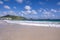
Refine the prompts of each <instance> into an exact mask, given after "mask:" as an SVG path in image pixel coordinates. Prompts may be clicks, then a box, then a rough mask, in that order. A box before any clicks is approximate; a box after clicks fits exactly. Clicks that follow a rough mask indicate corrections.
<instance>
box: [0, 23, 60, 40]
mask: <svg viewBox="0 0 60 40" xmlns="http://www.w3.org/2000/svg"><path fill="white" fill-rule="evenodd" d="M0 27H2V28H0V40H60V28H58V27H57V28H55V27H41V26H40V27H38V26H27V25H19V24H11V23H9V24H8V23H3V22H2V23H0Z"/></svg>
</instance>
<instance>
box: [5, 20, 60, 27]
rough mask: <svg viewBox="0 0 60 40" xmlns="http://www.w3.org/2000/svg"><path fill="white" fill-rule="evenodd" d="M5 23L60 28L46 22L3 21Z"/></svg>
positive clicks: (55, 23)
mask: <svg viewBox="0 0 60 40" xmlns="http://www.w3.org/2000/svg"><path fill="white" fill-rule="evenodd" d="M4 21H5V22H7V23H14V24H20V25H29V26H44V27H60V24H58V22H47V21H12V20H4Z"/></svg>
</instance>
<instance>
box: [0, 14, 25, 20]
mask: <svg viewBox="0 0 60 40" xmlns="http://www.w3.org/2000/svg"><path fill="white" fill-rule="evenodd" d="M0 18H4V19H5V18H11V20H26V18H24V17H21V16H15V15H5V16H2V17H0Z"/></svg>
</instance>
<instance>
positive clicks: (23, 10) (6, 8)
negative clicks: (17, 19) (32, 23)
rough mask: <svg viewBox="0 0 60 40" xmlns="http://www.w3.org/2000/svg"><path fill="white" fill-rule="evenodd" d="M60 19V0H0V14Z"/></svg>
mask: <svg viewBox="0 0 60 40" xmlns="http://www.w3.org/2000/svg"><path fill="white" fill-rule="evenodd" d="M8 14H9V15H16V16H23V17H26V18H33V19H60V0H0V16H4V15H8Z"/></svg>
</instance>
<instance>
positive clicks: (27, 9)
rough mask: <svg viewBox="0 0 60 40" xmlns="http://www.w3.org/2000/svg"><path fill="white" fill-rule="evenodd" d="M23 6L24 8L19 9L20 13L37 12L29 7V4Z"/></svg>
mask: <svg viewBox="0 0 60 40" xmlns="http://www.w3.org/2000/svg"><path fill="white" fill-rule="evenodd" d="M24 8H25V10H24V11H21V13H24V14H37V11H36V10H33V9H31V7H30V6H25V7H24Z"/></svg>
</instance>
